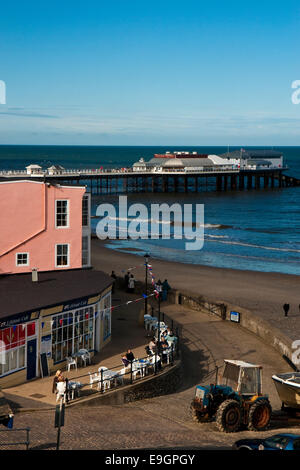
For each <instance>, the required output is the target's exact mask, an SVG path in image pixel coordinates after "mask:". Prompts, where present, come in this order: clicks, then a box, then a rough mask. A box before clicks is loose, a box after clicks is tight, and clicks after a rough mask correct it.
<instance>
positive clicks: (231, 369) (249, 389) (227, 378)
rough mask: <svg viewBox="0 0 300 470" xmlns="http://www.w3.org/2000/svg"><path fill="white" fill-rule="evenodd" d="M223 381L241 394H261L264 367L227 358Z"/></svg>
mask: <svg viewBox="0 0 300 470" xmlns="http://www.w3.org/2000/svg"><path fill="white" fill-rule="evenodd" d="M224 362H225V369H224V373H223V380H222V382H223V383H224V384H225V385H227V386H229V387H231V388H232V389H233V390H234V391H236V392H237V393H238V394H239V395H243V396H244V397H245V396H254V395H257V396H261V394H262V389H261V382H262V380H261V378H262V367H261V366H258V365H254V364H250V363H249V362H244V361H234V360H228V359H225V360H224Z"/></svg>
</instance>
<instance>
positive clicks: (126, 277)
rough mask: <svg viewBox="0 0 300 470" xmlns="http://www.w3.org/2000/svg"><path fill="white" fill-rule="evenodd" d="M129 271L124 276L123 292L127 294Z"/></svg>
mask: <svg viewBox="0 0 300 470" xmlns="http://www.w3.org/2000/svg"><path fill="white" fill-rule="evenodd" d="M129 274H130V273H129V271H127V273H126V274H125V276H124V283H125V290H126V291H127V292H128V281H129Z"/></svg>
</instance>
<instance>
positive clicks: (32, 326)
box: [27, 322, 35, 336]
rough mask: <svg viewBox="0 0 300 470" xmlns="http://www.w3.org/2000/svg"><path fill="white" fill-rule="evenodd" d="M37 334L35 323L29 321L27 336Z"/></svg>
mask: <svg viewBox="0 0 300 470" xmlns="http://www.w3.org/2000/svg"><path fill="white" fill-rule="evenodd" d="M34 335H35V323H34V322H33V323H29V324H28V325H27V336H34Z"/></svg>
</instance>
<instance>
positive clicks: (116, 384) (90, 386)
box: [67, 313, 180, 401]
mask: <svg viewBox="0 0 300 470" xmlns="http://www.w3.org/2000/svg"><path fill="white" fill-rule="evenodd" d="M161 315H162V318H165V319H166V318H167V316H166V315H165V314H164V313H162V314H161ZM170 325H172V331H174V332H176V338H177V341H176V343H175V344H172V346H171V350H169V352H168V354H164V353H163V352H162V351H163V350H162V349H161V350H158V351H157V352H156V354H155V353H154V354H153V355H152V356H150V355H147V356H143V357H142V358H136V360H137V361H140V360H149V359H151V358H153V357H155V358H156V359H155V360H154V359H153V363H151V364H150V365H149V364H148V363H146V364H145V368H143V366H142V365H140V366H139V367H138V368H135V361H134V362H129V365H128V366H127V367H125V365H124V364H123V363H122V362H121V361H120V365H118V366H114V367H110V368H109V369H108V371H109V372H116V373H115V375H114V376H106V374H105V370H103V369H101V367H104V364H103V365H99V367H98V368H97V369H96V371H95V370H94V371H93V372H88V373H87V374H83V375H80V376H76V377H72V378H69V379H68V381H69V382H80V381H82V382H83V383H81V382H80V383H81V386H80V388H78V389H76V388H75V390H74V398H76V395H77V398H80V397H82V396H89V395H91V394H95V393H100V394H104V393H105V392H107V391H110V390H112V389H113V390H115V389H119V388H121V387H123V386H126V385H131V384H133V383H135V382H136V381H138V382H140V381H142V380H143V379H147V378H148V377H149V376H151V375H157V374H158V373H160V372H161V371H163V370H164V369H165V368H167V367H170V366H173V365H174V362H175V360H176V359H177V358H178V357H179V344H180V329H179V327H177V326H176V324H175V322H173V320H171V323H170ZM154 335H155V331H153V335H152V336H154ZM146 347H147V346H145V349H146ZM124 368H125V373H124V374H123V373H121V371H122V370H123V369H124ZM137 370H138V371H140V373H139V372H137ZM95 375H96V376H97V377H95ZM82 379H83V380H82ZM107 383H109V386H107ZM82 392H83V394H82ZM71 396H72V389H68V393H67V399H68V400H70V401H71Z"/></svg>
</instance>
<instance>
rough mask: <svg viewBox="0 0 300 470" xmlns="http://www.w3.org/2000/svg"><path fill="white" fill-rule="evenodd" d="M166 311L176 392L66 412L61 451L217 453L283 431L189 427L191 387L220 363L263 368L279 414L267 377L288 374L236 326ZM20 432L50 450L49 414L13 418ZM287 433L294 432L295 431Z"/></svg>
mask: <svg viewBox="0 0 300 470" xmlns="http://www.w3.org/2000/svg"><path fill="white" fill-rule="evenodd" d="M165 311H166V313H168V311H172V316H173V317H174V319H178V320H179V321H180V322H181V323H182V326H183V340H182V347H183V366H184V367H183V370H184V375H183V381H182V385H181V387H180V389H179V390H177V391H174V393H172V394H169V395H165V396H161V397H156V398H153V399H147V400H141V401H138V402H134V403H130V404H126V405H122V406H102V407H93V408H92V407H91V408H82V409H79V408H78V409H76V408H72V409H68V410H66V416H65V426H64V428H63V429H62V433H61V448H62V449H115V450H117V449H144V448H147V449H149V448H150V449H161V448H164V449H171V448H172V449H175V448H176V447H177V448H181V449H199V448H215V449H218V448H219V449H220V448H230V446H231V444H232V443H233V442H234V441H235V440H237V439H240V438H242V437H246V436H250V437H253V435H255V437H258V436H260V435H262V436H267V435H269V434H272V433H274V430H275V429H276V432H277V431H279V430H283V429H284V428H283V425H281V427H278V426H277V427H276V426H275V425H274V424H273V429H271V430H269V431H267V432H264V433H251V432H248V431H243V432H239V433H235V434H229V435H228V434H224V433H220V432H218V431H217V430H216V427H215V425H214V424H213V423H208V424H197V423H194V422H193V421H192V420H191V417H190V415H189V405H190V402H191V399H192V397H193V392H194V387H195V385H196V384H197V383H201V382H202V383H210V382H211V381H213V379H214V377H215V372H214V370H215V366H216V364H217V365H221V364H222V361H223V359H224V358H227V359H243V360H245V361H249V362H256V363H260V364H262V365H263V367H264V376H263V387H264V390H265V391H266V392H267V393H269V396H270V399H271V403H272V406H273V409H275V410H276V409H279V408H280V402H279V399H278V397H277V394H276V390H275V388H274V385H273V383H272V381H271V375H272V374H273V373H274V372H282V371H286V370H289V368H288V366H287V364H286V363H285V362H284V361H283V360H282V359H281V357H280V356H279V355H278V353H277V352H276V351H275V350H272V349H271V348H269V347H268V346H266V345H265V344H264V343H262V342H261V341H260V340H259V339H257V338H256V337H255V336H254V335H252V334H249V333H248V332H246V331H245V330H243V329H242V328H241V327H240V326H239V325H235V324H232V323H229V322H222V321H221V320H219V319H217V318H215V317H213V316H211V315H207V314H199V313H197V312H193V311H188V310H186V309H183V308H182V307H181V306H170V307H167V308H166V309H165ZM23 426H30V427H31V441H32V444H31V447H33V448H35V449H43V448H54V447H55V442H56V431H55V429H54V416H53V412H47V411H44V412H43V411H41V412H36V413H24V414H17V415H16V417H15V427H23ZM274 426H275V427H274ZM289 430H290V431H292V432H297V431H298V430H297V428H296V427H294V428H290V429H289ZM1 434H2V433H1ZM0 439H3V437H1V436H0Z"/></svg>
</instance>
